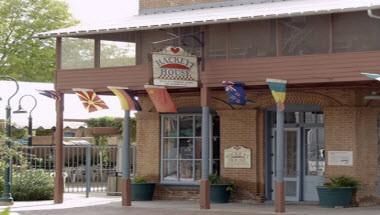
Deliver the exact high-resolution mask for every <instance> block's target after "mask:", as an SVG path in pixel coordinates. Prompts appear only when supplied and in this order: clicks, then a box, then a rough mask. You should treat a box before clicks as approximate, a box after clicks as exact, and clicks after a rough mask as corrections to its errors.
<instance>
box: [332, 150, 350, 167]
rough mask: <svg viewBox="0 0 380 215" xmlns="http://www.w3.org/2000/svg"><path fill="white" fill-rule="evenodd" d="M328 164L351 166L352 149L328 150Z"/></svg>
mask: <svg viewBox="0 0 380 215" xmlns="http://www.w3.org/2000/svg"><path fill="white" fill-rule="evenodd" d="M328 165H330V166H352V165H353V153H352V151H329V152H328Z"/></svg>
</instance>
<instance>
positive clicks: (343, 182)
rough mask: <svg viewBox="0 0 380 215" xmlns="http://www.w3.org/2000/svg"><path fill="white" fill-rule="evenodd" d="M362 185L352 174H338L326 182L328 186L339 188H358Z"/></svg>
mask: <svg viewBox="0 0 380 215" xmlns="http://www.w3.org/2000/svg"><path fill="white" fill-rule="evenodd" d="M359 185H360V183H359V181H358V180H356V179H355V178H353V177H350V176H344V175H343V176H336V177H331V178H330V182H328V183H325V186H326V187H329V188H338V187H352V188H358V187H359Z"/></svg>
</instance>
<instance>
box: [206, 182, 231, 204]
mask: <svg viewBox="0 0 380 215" xmlns="http://www.w3.org/2000/svg"><path fill="white" fill-rule="evenodd" d="M229 186H230V185H228V184H212V185H211V190H210V198H211V202H212V203H228V202H229V200H230V196H231V192H230V191H227V188H228V187H229Z"/></svg>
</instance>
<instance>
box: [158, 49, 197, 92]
mask: <svg viewBox="0 0 380 215" xmlns="http://www.w3.org/2000/svg"><path fill="white" fill-rule="evenodd" d="M152 61H153V62H152V63H153V84H154V85H161V86H172V87H198V59H197V56H195V55H191V54H189V53H187V52H186V51H185V50H183V49H182V48H180V47H172V46H169V47H167V48H165V49H164V50H163V51H161V52H154V53H152Z"/></svg>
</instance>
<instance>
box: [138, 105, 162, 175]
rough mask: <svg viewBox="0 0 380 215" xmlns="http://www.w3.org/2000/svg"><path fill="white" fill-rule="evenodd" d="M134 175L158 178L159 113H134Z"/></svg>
mask: <svg viewBox="0 0 380 215" xmlns="http://www.w3.org/2000/svg"><path fill="white" fill-rule="evenodd" d="M136 123H137V124H136V132H137V133H136V175H138V176H143V177H145V178H146V179H147V180H149V181H156V182H158V181H159V180H160V115H159V113H150V112H139V113H137V114H136Z"/></svg>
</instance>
